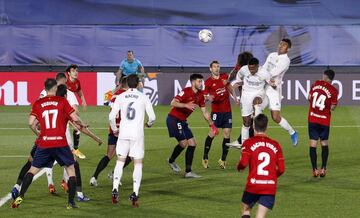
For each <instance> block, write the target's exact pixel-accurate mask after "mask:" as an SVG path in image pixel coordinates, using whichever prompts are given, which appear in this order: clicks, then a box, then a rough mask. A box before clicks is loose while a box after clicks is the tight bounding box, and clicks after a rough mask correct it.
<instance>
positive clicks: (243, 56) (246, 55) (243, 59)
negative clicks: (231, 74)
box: [237, 51, 254, 67]
mask: <svg viewBox="0 0 360 218" xmlns="http://www.w3.org/2000/svg"><path fill="white" fill-rule="evenodd" d="M253 57H254V56H253V54H252V53H251V52H248V51H244V52H241V53H240V54H239V55H238V59H237V64H238V65H239V66H241V67H242V66H245V65H248V63H249V61H250V59H251V58H253Z"/></svg>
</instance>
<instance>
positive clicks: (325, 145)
mask: <svg viewBox="0 0 360 218" xmlns="http://www.w3.org/2000/svg"><path fill="white" fill-rule="evenodd" d="M320 144H321V159H322V163H321V169H320V177H325V176H326V165H327V161H328V157H329V141H328V140H321V141H320Z"/></svg>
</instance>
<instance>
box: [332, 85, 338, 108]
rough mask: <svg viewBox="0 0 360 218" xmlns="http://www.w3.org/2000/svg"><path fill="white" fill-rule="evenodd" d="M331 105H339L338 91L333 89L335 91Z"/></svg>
mask: <svg viewBox="0 0 360 218" xmlns="http://www.w3.org/2000/svg"><path fill="white" fill-rule="evenodd" d="M331 96H332V97H331V105H337V104H338V91H337V90H336V89H335V88H333V91H332V93H331Z"/></svg>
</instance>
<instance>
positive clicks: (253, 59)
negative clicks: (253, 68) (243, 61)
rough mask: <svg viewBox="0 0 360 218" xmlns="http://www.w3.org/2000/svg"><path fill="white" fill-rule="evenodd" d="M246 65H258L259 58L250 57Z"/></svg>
mask: <svg viewBox="0 0 360 218" xmlns="http://www.w3.org/2000/svg"><path fill="white" fill-rule="evenodd" d="M248 65H259V60H258V59H257V58H251V59H250V61H249V64H248Z"/></svg>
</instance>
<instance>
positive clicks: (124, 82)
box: [119, 76, 127, 87]
mask: <svg viewBox="0 0 360 218" xmlns="http://www.w3.org/2000/svg"><path fill="white" fill-rule="evenodd" d="M119 83H120V84H121V86H122V87H124V86H127V77H126V76H123V77H121V78H120V81H119Z"/></svg>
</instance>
